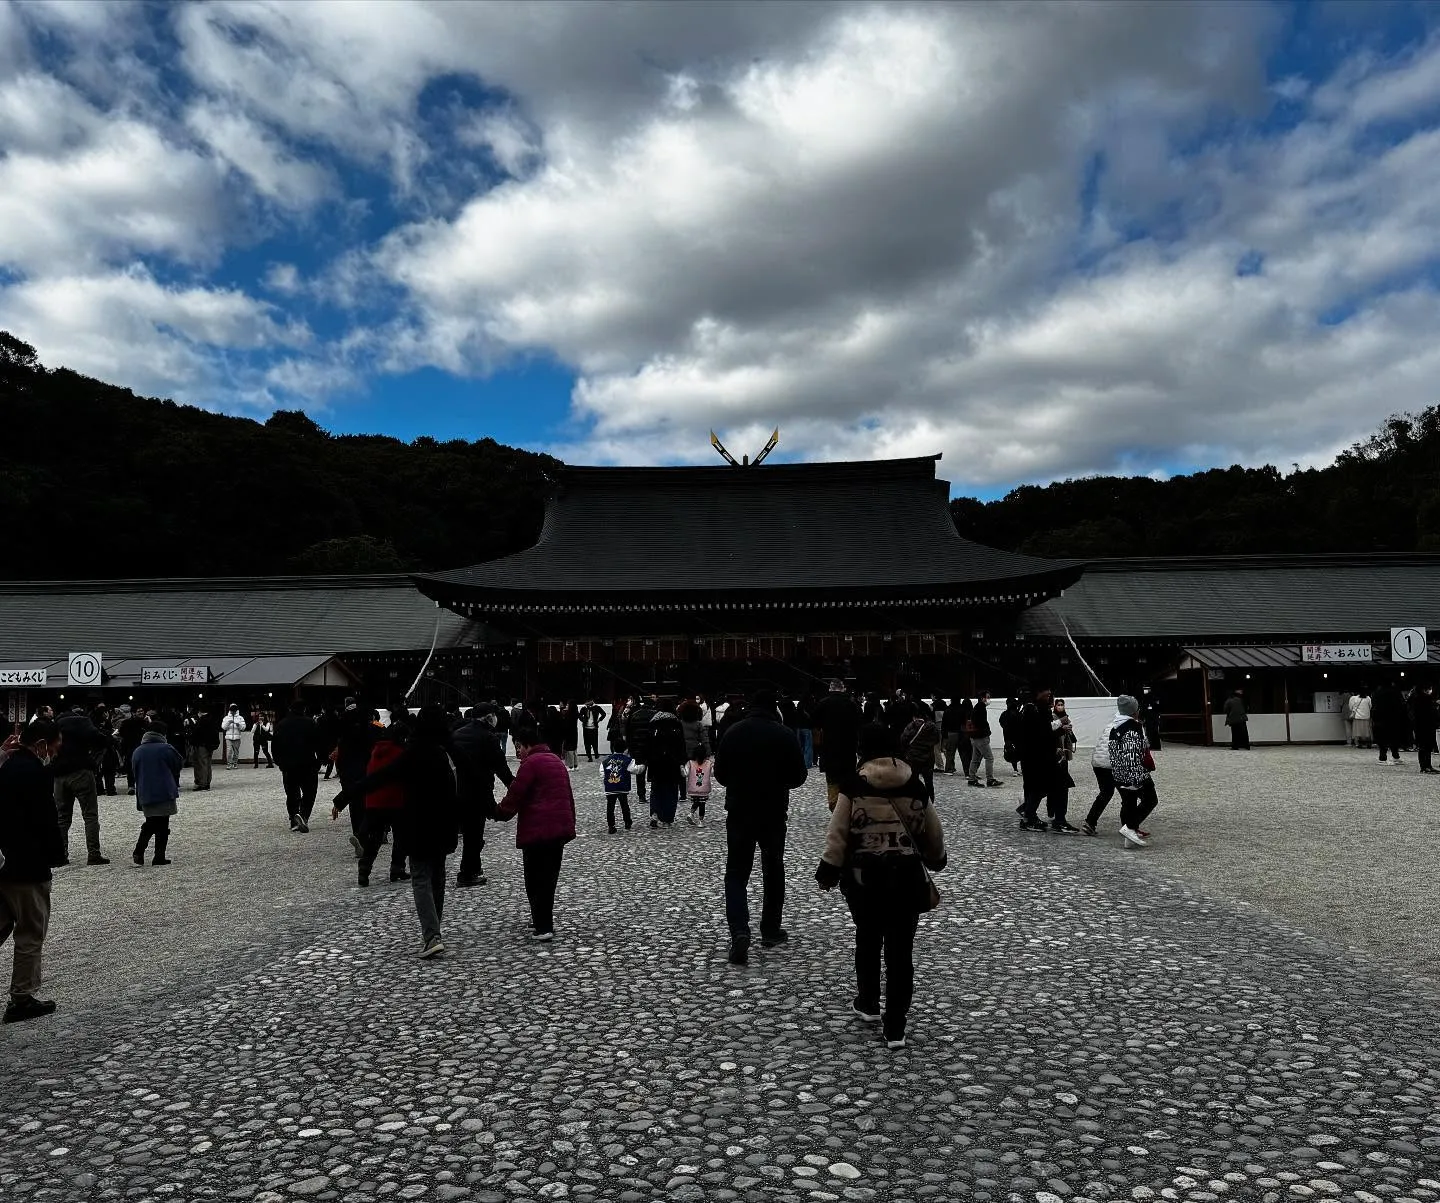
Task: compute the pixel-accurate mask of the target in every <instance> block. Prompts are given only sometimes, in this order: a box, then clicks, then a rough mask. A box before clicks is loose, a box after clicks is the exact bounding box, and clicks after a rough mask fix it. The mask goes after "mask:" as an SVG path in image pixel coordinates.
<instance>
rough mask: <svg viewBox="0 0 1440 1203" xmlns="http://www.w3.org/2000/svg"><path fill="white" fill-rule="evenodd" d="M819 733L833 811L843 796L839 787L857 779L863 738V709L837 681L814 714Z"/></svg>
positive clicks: (823, 765)
mask: <svg viewBox="0 0 1440 1203" xmlns="http://www.w3.org/2000/svg"><path fill="white" fill-rule="evenodd" d="M812 718H813V721H814V723H815V726H816V728H817V729H818V730H819V731H820V767H821V768H822V769H824V770H825V797H826V800H827V801H828V802H829V803H830V809H831V810H834V809H835V803H836V801H837V800H838V799H839V797H840V786H841V785H842V784H844V783H845V782H847V781H849V780H850V779H851V778H852V777H854V776H855V763H856V757H857V755H858V752H857V746H858V741H859V739H860V707H859V706H857V705H856V704H855V699H854V698H852V697H851V696H850V694H849V693H848V692H847V691H846V689H845V682H844V681H841V680H839V679H838V678H837V679H836V680H834V681H831V682H830V692H829V693H827V694H826V695H825V697H824V698H822V699H821V700H820V702H819V703H818V704H817V705H816V706H815V710H814V713H813V715H812Z"/></svg>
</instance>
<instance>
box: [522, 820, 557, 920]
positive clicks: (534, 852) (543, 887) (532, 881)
mask: <svg viewBox="0 0 1440 1203" xmlns="http://www.w3.org/2000/svg"><path fill="white" fill-rule="evenodd" d="M520 857H521V859H522V860H523V861H524V863H525V897H526V898H528V899H529V900H530V920H531V922H532V923H533V924H534V927H535V934H536V935H544V934H545V933H546V932H553V931H554V930H555V887H556V886H557V885H558V884H559V882H560V864H561V862H562V861H563V860H564V859H565V841H564V840H546V841H545V842H544V843H542V844H530V845H527V846H526V847H524V848H522V849H520Z"/></svg>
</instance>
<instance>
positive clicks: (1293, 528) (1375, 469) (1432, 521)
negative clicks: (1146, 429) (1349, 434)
mask: <svg viewBox="0 0 1440 1203" xmlns="http://www.w3.org/2000/svg"><path fill="white" fill-rule="evenodd" d="M950 511H951V513H952V515H953V516H954V518H955V525H956V527H957V528H958V529H959V531H960V533H961V534H963V535H965V536H966V537H967V538H970V539H975V540H977V541H978V542H981V543H988V544H990V545H991V546H993V547H1003V548H1006V549H1009V550H1018V551H1025V552H1030V553H1033V554H1035V555H1047V556H1071V557H1075V558H1078V559H1090V558H1095V557H1102V556H1185V555H1255V554H1260V553H1265V552H1311V553H1313V552H1379V551H1387V552H1414V551H1426V552H1440V406H1432V407H1431V408H1429V409H1427V410H1425V411H1424V412H1423V413H1420V414H1402V415H1398V416H1395V417H1392V418H1390V419H1389V420H1388V421H1386V422H1385V424H1384V425H1383V426H1382V427H1381V428H1380V430H1379V431H1378V432H1377V433H1376V434H1374V435H1372V436H1371V437H1370V438H1368V439H1366V440H1364V441H1363V442H1360V443H1356V444H1355V445H1354V446H1353V447H1351V448H1350V449H1349V450H1348V451H1345V452H1343V453H1342V454H1341V455H1339V456H1338V457H1337V458H1336V461H1335V462H1334V463H1333V464H1331V465H1330V466H1329V467H1327V468H1321V469H1310V470H1307V471H1300V472H1291V473H1289V474H1288V475H1282V474H1281V473H1280V472H1279V471H1278V470H1277V469H1276V468H1273V467H1264V468H1240V467H1231V468H1214V469H1211V470H1210V471H1207V472H1197V473H1195V474H1193V475H1191V476H1176V477H1172V478H1171V479H1169V480H1152V479H1150V478H1149V477H1144V476H1129V477H1122V476H1096V477H1088V478H1085V479H1083V480H1067V481H1061V482H1059V483H1057V484H1053V485H1046V486H1044V487H1037V486H1034V485H1023V486H1021V487H1020V488H1018V489H1014V490H1012V491H1011V492H1010V493H1008V494H1006V496H1005V497H1003V498H1001V499H1000V500H998V501H992V502H988V503H984V502H980V501H976V500H975V499H973V498H956V499H955V500H954V501H952V502H951V503H950Z"/></svg>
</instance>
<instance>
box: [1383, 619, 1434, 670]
mask: <svg viewBox="0 0 1440 1203" xmlns="http://www.w3.org/2000/svg"><path fill="white" fill-rule="evenodd" d="M1429 655H1430V641H1429V639H1428V638H1427V632H1426V630H1425V628H1424V627H1391V628H1390V659H1392V660H1394V661H1396V662H1398V663H1401V664H1410V663H1414V662H1415V661H1417V660H1426V659H1428V658H1429Z"/></svg>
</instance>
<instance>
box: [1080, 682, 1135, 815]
mask: <svg viewBox="0 0 1440 1203" xmlns="http://www.w3.org/2000/svg"><path fill="white" fill-rule="evenodd" d="M1127 717H1128V716H1127V715H1124V714H1121V713H1120V711H1119V710H1116V711H1115V715H1114V717H1113V718H1111V720H1110V721H1109V722H1108V723H1106V724H1105V727H1104V730H1102V731H1101V732H1100V734H1099V735H1097V736H1096V737H1095V750H1094V751H1093V752H1091V753H1090V767H1091V768H1092V769H1093V770H1094V771H1095V783H1096V784H1097V785H1098V786H1099V787H1100V792H1099V793H1098V794H1096V795H1095V802H1094V805H1092V806H1091V807H1090V813H1089V814H1087V815H1086V816H1085V821H1084V822H1083V823H1081V824H1080V830H1081V831H1083V832H1084V833H1085V834H1086V835H1095V834H1097V826H1098V824H1099V822H1100V816H1101V815H1103V814H1104V813H1105V808H1106V807H1107V806H1109V805H1110V799H1111V798H1113V797H1114V796H1115V777H1114V775H1113V774H1112V773H1111V772H1110V732H1111V731H1113V730H1114V729H1115V728H1116V727H1118V726H1119V725H1120V724H1121V723H1123V722H1124V721H1125V720H1126V718H1127Z"/></svg>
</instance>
